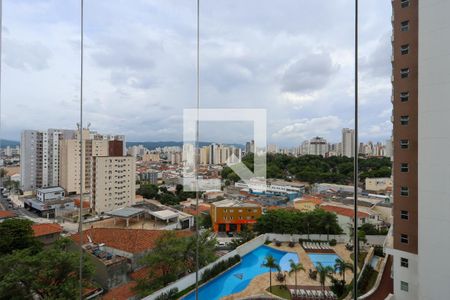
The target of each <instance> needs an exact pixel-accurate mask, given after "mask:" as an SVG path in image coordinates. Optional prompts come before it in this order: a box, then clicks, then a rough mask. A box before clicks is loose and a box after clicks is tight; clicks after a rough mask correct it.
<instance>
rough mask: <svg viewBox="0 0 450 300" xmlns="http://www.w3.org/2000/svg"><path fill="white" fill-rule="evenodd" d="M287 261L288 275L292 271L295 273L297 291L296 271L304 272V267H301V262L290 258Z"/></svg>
mask: <svg viewBox="0 0 450 300" xmlns="http://www.w3.org/2000/svg"><path fill="white" fill-rule="evenodd" d="M289 263H290V270H289V275H291V274H292V273H294V274H295V290H296V291H297V288H298V285H297V273H298V272H300V271H303V272H305V268H304V267H303V265H302V264H301V263H295V262H294V261H293V260H292V259H290V260H289Z"/></svg>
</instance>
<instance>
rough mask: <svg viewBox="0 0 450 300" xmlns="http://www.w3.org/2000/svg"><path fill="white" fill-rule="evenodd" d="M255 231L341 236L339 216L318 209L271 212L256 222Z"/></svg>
mask: <svg viewBox="0 0 450 300" xmlns="http://www.w3.org/2000/svg"><path fill="white" fill-rule="evenodd" d="M254 230H255V231H257V232H259V233H282V234H286V233H288V234H296V233H297V234H303V233H307V234H308V238H309V234H323V233H327V234H340V233H342V228H341V227H340V226H339V224H338V221H337V216H336V214H334V213H331V212H326V211H324V210H322V209H316V210H314V211H312V212H300V211H296V210H284V209H277V210H270V211H268V212H266V213H265V214H263V215H261V216H260V217H259V218H258V219H257V222H256V225H255V227H254Z"/></svg>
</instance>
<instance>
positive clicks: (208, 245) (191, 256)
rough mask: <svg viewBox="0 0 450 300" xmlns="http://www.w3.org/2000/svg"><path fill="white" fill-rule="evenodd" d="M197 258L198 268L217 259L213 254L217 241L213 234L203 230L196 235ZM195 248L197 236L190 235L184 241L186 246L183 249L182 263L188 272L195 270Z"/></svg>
mask: <svg viewBox="0 0 450 300" xmlns="http://www.w3.org/2000/svg"><path fill="white" fill-rule="evenodd" d="M198 239H199V241H198V258H199V265H200V268H203V267H204V266H206V265H208V264H209V263H210V262H212V261H214V260H215V259H216V258H217V257H216V254H215V248H216V245H217V239H216V238H215V236H214V235H213V233H212V232H211V231H209V230H204V231H202V232H200V233H199V235H198ZM196 248H197V235H192V236H190V237H188V238H187V239H186V245H185V249H184V258H183V260H184V263H185V265H186V267H187V268H186V269H187V270H189V271H194V270H195V249H196Z"/></svg>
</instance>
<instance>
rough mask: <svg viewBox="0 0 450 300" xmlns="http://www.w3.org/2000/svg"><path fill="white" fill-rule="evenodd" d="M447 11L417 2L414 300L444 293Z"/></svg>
mask: <svg viewBox="0 0 450 300" xmlns="http://www.w3.org/2000/svg"><path fill="white" fill-rule="evenodd" d="M414 2H415V1H414ZM449 12H450V1H442V0H421V1H419V25H420V27H419V180H418V182H419V185H418V193H419V204H418V208H419V210H418V214H419V237H420V239H419V251H418V253H419V266H418V274H419V280H418V281H419V283H420V286H419V297H418V298H419V299H444V298H449V297H450V296H449V295H450V284H449V282H450V279H449V278H450V275H449V270H448V266H449V262H448V261H449V249H450V230H449V228H450V218H449V212H450V201H449V200H450V184H449V183H450V160H449V152H448V149H449V147H450V130H449V128H450V125H449V116H450V19H449V17H448V13H449Z"/></svg>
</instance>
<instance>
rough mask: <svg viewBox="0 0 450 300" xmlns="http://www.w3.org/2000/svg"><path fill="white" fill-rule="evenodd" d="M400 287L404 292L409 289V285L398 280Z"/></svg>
mask: <svg viewBox="0 0 450 300" xmlns="http://www.w3.org/2000/svg"><path fill="white" fill-rule="evenodd" d="M400 289H401V290H402V291H404V292H407V291H408V289H409V285H408V283H407V282H405V281H400Z"/></svg>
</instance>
